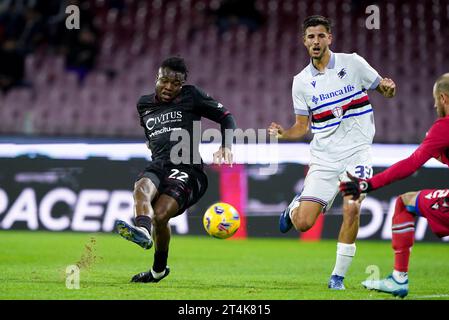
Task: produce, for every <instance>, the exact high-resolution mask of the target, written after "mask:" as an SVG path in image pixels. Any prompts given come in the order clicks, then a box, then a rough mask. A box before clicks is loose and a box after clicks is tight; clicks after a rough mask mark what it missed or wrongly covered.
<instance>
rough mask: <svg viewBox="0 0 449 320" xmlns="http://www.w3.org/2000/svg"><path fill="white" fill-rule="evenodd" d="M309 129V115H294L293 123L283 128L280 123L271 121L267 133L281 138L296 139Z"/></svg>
mask: <svg viewBox="0 0 449 320" xmlns="http://www.w3.org/2000/svg"><path fill="white" fill-rule="evenodd" d="M308 131H309V117H308V116H299V115H297V116H296V122H295V124H294V125H293V126H292V127H291V128H289V129H287V130H285V129H284V128H283V127H282V126H281V125H280V124H277V123H275V122H272V123H271V125H270V126H269V127H268V134H269V135H274V136H276V137H277V138H278V139H281V140H298V139H300V138H302V137H303V136H304V135H306V133H307V132H308Z"/></svg>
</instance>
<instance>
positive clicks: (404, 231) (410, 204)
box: [340, 73, 449, 297]
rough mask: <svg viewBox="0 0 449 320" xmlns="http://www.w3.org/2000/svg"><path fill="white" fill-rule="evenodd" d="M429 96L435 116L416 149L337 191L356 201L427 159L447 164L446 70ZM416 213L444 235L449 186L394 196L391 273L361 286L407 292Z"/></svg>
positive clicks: (448, 81) (448, 77)
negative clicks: (372, 174)
mask: <svg viewBox="0 0 449 320" xmlns="http://www.w3.org/2000/svg"><path fill="white" fill-rule="evenodd" d="M433 97H434V99H435V109H436V112H437V114H438V118H439V119H438V120H436V121H435V123H434V124H433V125H432V127H431V128H430V130H429V131H428V133H427V135H426V137H425V139H424V140H423V142H422V143H421V145H420V146H419V147H418V149H416V150H415V152H413V154H412V155H411V156H410V157H408V158H407V159H404V160H401V161H399V162H397V163H395V164H394V165H393V166H391V167H390V168H388V169H387V170H385V171H383V172H381V173H379V174H376V175H375V176H374V177H372V178H371V179H367V180H363V179H358V178H355V177H353V176H350V178H351V181H350V182H342V183H341V184H340V191H341V192H342V194H343V195H344V196H348V195H352V196H353V200H357V199H358V198H359V197H360V194H361V193H367V192H370V191H373V190H376V189H379V188H381V187H383V186H386V185H388V184H390V183H392V182H394V181H397V180H401V179H404V178H406V177H408V176H410V175H411V174H413V173H414V172H415V171H416V170H418V169H419V168H421V167H422V166H423V165H424V164H425V163H426V162H427V161H428V160H429V159H431V158H435V159H437V160H439V161H440V162H442V163H444V164H446V165H448V166H449V73H446V74H443V75H442V76H440V77H439V78H438V79H437V81H436V82H435V85H434V87H433ZM417 216H418V217H424V218H426V219H427V221H428V223H429V226H430V229H431V230H432V232H433V233H435V234H436V235H437V236H438V237H445V236H448V235H449V188H448V189H426V190H420V191H413V192H407V193H404V194H402V195H400V196H399V197H398V198H397V200H396V207H395V211H394V215H393V223H392V242H393V243H392V246H393V249H394V270H393V273H392V274H391V275H389V276H388V277H387V278H385V279H381V280H367V281H364V282H362V285H363V286H364V287H366V288H367V289H375V290H378V291H382V292H387V293H391V294H393V295H394V296H400V297H405V296H406V295H407V294H408V275H407V272H408V264H409V258H410V250H411V248H412V246H413V240H414V235H415V218H416V217H417Z"/></svg>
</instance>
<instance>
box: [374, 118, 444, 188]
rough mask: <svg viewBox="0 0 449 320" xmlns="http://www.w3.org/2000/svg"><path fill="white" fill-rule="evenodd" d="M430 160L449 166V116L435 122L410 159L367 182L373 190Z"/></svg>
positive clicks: (398, 178) (400, 162) (407, 173)
mask: <svg viewBox="0 0 449 320" xmlns="http://www.w3.org/2000/svg"><path fill="white" fill-rule="evenodd" d="M430 158H436V159H438V160H440V161H441V162H443V163H444V164H446V165H448V166H449V116H446V117H444V118H440V119H438V120H437V121H435V123H434V124H433V125H432V127H431V128H430V130H429V131H428V132H427V135H426V137H425V139H424V141H423V142H422V143H421V145H420V146H419V147H418V149H416V150H415V152H413V154H412V155H410V157H408V158H407V159H404V160H401V161H399V162H396V163H395V164H394V165H392V166H391V167H390V168H388V169H387V170H385V171H383V172H381V173H379V174H376V175H375V176H374V177H372V178H371V179H369V182H370V183H371V186H372V188H373V190H374V189H378V188H380V187H383V186H385V185H387V184H390V183H392V182H394V181H397V180H401V179H404V178H406V177H408V176H410V175H411V174H412V173H414V172H415V171H416V170H418V169H419V168H421V167H422V166H423V165H424V164H425V163H426V162H427V161H428V160H429V159H430Z"/></svg>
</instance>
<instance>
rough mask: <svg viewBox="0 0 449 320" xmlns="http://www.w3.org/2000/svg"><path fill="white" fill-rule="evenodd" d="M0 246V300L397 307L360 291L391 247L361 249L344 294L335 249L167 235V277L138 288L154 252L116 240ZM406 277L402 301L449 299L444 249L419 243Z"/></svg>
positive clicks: (385, 266)
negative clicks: (328, 302)
mask: <svg viewBox="0 0 449 320" xmlns="http://www.w3.org/2000/svg"><path fill="white" fill-rule="evenodd" d="M0 239H1V241H0V243H1V247H0V270H1V272H0V283H1V287H2V288H1V290H0V299H136V300H137V299H138V300H143V299H148V300H161V299H164V300H179V299H182V300H191V299H199V300H206V299H207V300H231V299H232V300H235V299H243V300H246V299H248V300H299V299H300V300H304V299H345V300H350V299H368V300H377V299H397V298H393V297H390V296H389V295H387V294H383V293H378V292H374V291H368V290H366V289H364V288H363V287H362V286H361V285H360V282H361V281H363V280H365V279H366V278H367V277H368V276H370V274H369V272H370V270H376V268H379V270H380V275H381V276H385V275H387V274H388V273H389V272H390V270H391V267H392V262H393V252H392V249H391V247H390V242H388V241H385V242H374V241H358V243H357V254H356V257H355V259H354V261H353V264H352V266H351V269H350V271H349V273H348V275H347V279H346V280H345V284H346V288H347V290H346V291H341V292H336V291H330V290H328V289H327V280H328V277H329V274H330V272H331V271H332V268H333V265H334V261H335V250H336V241H320V242H300V241H299V240H292V239H281V238H278V239H254V238H252V239H244V240H239V239H231V240H218V239H214V238H210V237H206V236H204V237H201V236H173V237H172V240H171V248H170V255H169V261H168V262H169V263H168V264H169V266H170V267H171V273H170V275H169V276H168V277H167V278H165V279H164V280H163V281H161V282H159V283H156V284H151V283H149V284H140V283H139V284H136V283H130V282H129V280H130V278H131V276H132V275H134V274H136V273H138V272H141V271H146V270H148V268H149V266H151V263H152V261H153V252H154V251H153V249H151V250H147V251H145V250H143V249H141V248H140V247H138V246H137V245H135V244H133V243H131V242H128V241H126V240H124V239H122V238H120V237H119V236H118V235H117V234H88V233H51V232H37V231H36V232H30V231H21V232H19V231H1V232H0ZM76 264H78V265H79V266H80V267H81V269H80V270H81V272H80V288H79V289H68V288H67V287H66V267H67V266H68V265H76ZM370 266H371V267H370ZM373 266H374V267H373ZM367 271H368V273H367ZM371 272H372V271H371ZM409 277H410V293H409V296H408V297H407V298H406V299H449V246H448V245H447V244H444V243H417V244H416V245H415V247H414V248H413V252H412V257H411V264H410V270H409Z"/></svg>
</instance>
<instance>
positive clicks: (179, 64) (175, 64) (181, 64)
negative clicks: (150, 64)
mask: <svg viewBox="0 0 449 320" xmlns="http://www.w3.org/2000/svg"><path fill="white" fill-rule="evenodd" d="M161 68H168V69H170V70H173V71H176V72H181V73H183V74H184V75H185V79H186V80H187V74H188V73H189V70H187V66H186V63H185V61H184V59H183V58H181V57H179V56H174V57H170V58H167V59H165V60H164V61H162V64H161Z"/></svg>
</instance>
